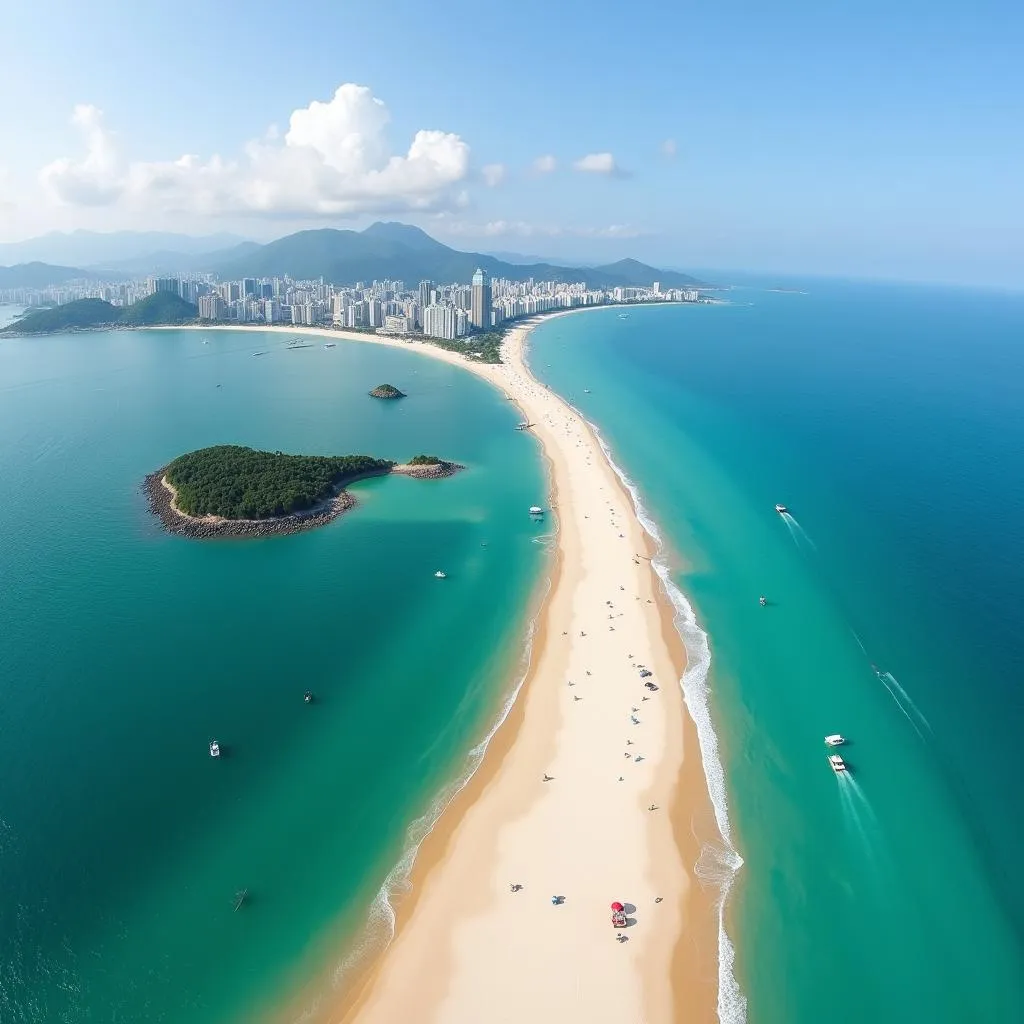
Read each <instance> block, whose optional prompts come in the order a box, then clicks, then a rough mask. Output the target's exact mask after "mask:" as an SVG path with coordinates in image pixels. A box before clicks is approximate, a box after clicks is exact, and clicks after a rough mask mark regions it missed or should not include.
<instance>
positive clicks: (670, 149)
mask: <svg viewBox="0 0 1024 1024" xmlns="http://www.w3.org/2000/svg"><path fill="white" fill-rule="evenodd" d="M678 152H679V147H678V146H677V145H676V140H675V139H666V140H665V141H664V142H663V143H662V144H661V155H662V156H663V157H665V158H666V159H667V160H674V159H675V157H676V153H678Z"/></svg>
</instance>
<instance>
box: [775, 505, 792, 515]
mask: <svg viewBox="0 0 1024 1024" xmlns="http://www.w3.org/2000/svg"><path fill="white" fill-rule="evenodd" d="M775 511H776V512H778V513H779V515H780V516H784V515H786V513H787V512H789V509H788V508H786V506H785V505H776V506H775Z"/></svg>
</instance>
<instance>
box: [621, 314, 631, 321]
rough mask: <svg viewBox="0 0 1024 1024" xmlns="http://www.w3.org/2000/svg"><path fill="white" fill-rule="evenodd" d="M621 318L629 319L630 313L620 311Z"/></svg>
mask: <svg viewBox="0 0 1024 1024" xmlns="http://www.w3.org/2000/svg"><path fill="white" fill-rule="evenodd" d="M619 319H620V320H628V319H629V314H628V313H620V314H619Z"/></svg>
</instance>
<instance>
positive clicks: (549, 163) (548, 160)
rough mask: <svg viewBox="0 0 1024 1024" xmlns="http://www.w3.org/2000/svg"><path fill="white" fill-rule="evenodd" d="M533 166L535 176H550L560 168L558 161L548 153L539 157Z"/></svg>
mask: <svg viewBox="0 0 1024 1024" xmlns="http://www.w3.org/2000/svg"><path fill="white" fill-rule="evenodd" d="M531 166H532V168H533V173H534V174H550V173H551V172H552V171H553V170H554V169H555V168H556V167H557V166H558V161H557V160H556V159H555V158H554V157H553V156H552V155H551V154H550V153H548V154H546V155H545V156H539V157H537V159H536V160H534V161H533V164H532V165H531Z"/></svg>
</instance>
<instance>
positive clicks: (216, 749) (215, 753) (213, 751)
mask: <svg viewBox="0 0 1024 1024" xmlns="http://www.w3.org/2000/svg"><path fill="white" fill-rule="evenodd" d="M210 757H220V744H219V743H218V742H217V741H216V740H210Z"/></svg>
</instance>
